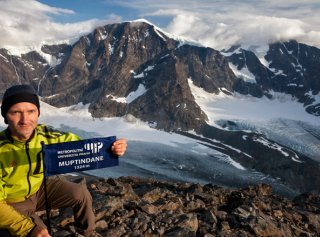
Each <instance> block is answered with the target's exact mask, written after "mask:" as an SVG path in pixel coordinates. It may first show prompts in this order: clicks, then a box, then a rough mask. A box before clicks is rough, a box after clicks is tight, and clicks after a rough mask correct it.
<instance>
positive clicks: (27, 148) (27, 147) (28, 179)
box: [26, 142, 31, 197]
mask: <svg viewBox="0 0 320 237" xmlns="http://www.w3.org/2000/svg"><path fill="white" fill-rule="evenodd" d="M26 153H27V157H28V162H29V170H28V174H27V182H28V187H29V191H28V194H27V196H29V194H30V192H31V182H30V173H31V158H30V154H29V142H26ZM27 196H26V197H27Z"/></svg>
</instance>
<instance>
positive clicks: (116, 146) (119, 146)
mask: <svg viewBox="0 0 320 237" xmlns="http://www.w3.org/2000/svg"><path fill="white" fill-rule="evenodd" d="M111 150H112V152H113V154H115V155H117V156H123V155H124V153H125V152H126V150H127V141H126V139H124V138H121V139H119V140H117V141H115V142H114V143H113V144H112V147H111Z"/></svg>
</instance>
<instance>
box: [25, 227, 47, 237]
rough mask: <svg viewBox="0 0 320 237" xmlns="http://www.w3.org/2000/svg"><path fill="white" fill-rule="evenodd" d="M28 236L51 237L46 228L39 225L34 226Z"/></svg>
mask: <svg viewBox="0 0 320 237" xmlns="http://www.w3.org/2000/svg"><path fill="white" fill-rule="evenodd" d="M30 237H51V235H49V232H48V230H47V229H46V228H43V227H41V226H36V227H35V228H34V229H33V230H32V231H31V234H30Z"/></svg>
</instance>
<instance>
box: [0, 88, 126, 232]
mask: <svg viewBox="0 0 320 237" xmlns="http://www.w3.org/2000/svg"><path fill="white" fill-rule="evenodd" d="M1 115H2V116H3V117H4V121H5V123H6V124H8V127H7V129H6V130H4V131H2V132H1V133H0V210H1V211H0V229H1V230H0V236H1V237H4V236H30V237H50V234H49V233H48V230H47V227H46V226H45V224H44V223H43V222H42V220H41V219H40V218H39V217H38V216H37V215H36V214H35V212H36V211H39V210H44V209H45V198H44V187H43V179H44V176H43V164H42V157H41V147H42V146H41V143H43V142H44V143H45V144H52V143H58V142H68V141H75V140H79V139H80V138H79V137H78V136H76V135H75V134H72V133H63V132H59V131H55V130H53V129H50V128H48V127H47V126H45V125H41V124H38V118H39V115H40V103H39V98H38V95H37V94H36V92H35V91H34V89H33V88H32V87H31V86H29V85H16V86H13V87H10V88H9V89H7V90H6V91H5V93H4V95H3V99H2V104H1ZM126 147H127V143H126V140H125V139H120V140H117V141H115V142H114V143H113V145H112V152H113V153H114V154H115V155H118V156H121V155H124V153H125V151H126ZM47 190H48V192H47V194H48V203H49V205H50V207H51V208H54V209H56V208H57V209H58V208H65V207H72V208H73V212H74V219H75V228H76V230H77V232H79V233H80V234H82V235H84V236H90V237H91V236H98V234H97V233H96V232H95V217H94V213H93V210H92V198H91V195H90V193H89V191H88V190H87V188H86V187H84V186H83V185H80V184H75V183H72V182H69V181H66V180H62V179H60V178H59V177H55V178H53V179H51V178H50V179H48V181H47Z"/></svg>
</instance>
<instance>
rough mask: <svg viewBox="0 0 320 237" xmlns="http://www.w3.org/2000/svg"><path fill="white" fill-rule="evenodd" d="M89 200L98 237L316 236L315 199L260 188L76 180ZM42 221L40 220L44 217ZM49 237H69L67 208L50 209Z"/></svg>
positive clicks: (319, 200) (319, 205)
mask: <svg viewBox="0 0 320 237" xmlns="http://www.w3.org/2000/svg"><path fill="white" fill-rule="evenodd" d="M74 181H75V182H82V184H83V185H87V187H88V189H89V191H90V192H91V194H92V196H93V205H94V210H95V214H96V224H97V232H99V233H100V234H101V235H102V236H113V237H117V236H128V237H129V236H132V237H133V236H148V237H149V236H153V237H156V236H167V237H169V236H183V237H186V236H206V237H211V236H228V237H230V236H237V237H238V236H247V237H250V236H273V237H276V236H279V237H280V236H283V237H284V236H285V237H290V236H310V237H311V236H319V234H320V215H319V213H320V196H319V195H314V194H311V193H308V194H302V195H299V196H298V197H296V198H294V199H289V198H286V197H281V196H278V195H275V194H273V192H272V188H271V187H270V186H268V185H265V184H259V185H256V186H248V187H246V188H243V189H236V190H230V189H224V188H222V187H219V186H214V185H211V184H207V185H199V184H194V183H176V182H175V183H174V182H167V181H159V180H154V179H143V178H138V177H120V178H117V179H112V178H108V179H98V178H92V177H89V179H87V181H86V179H83V178H77V180H74ZM42 214H43V218H45V214H44V213H42ZM51 225H52V231H53V236H55V237H60V236H73V234H72V232H73V231H74V228H73V218H72V214H71V210H52V211H51Z"/></svg>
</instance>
